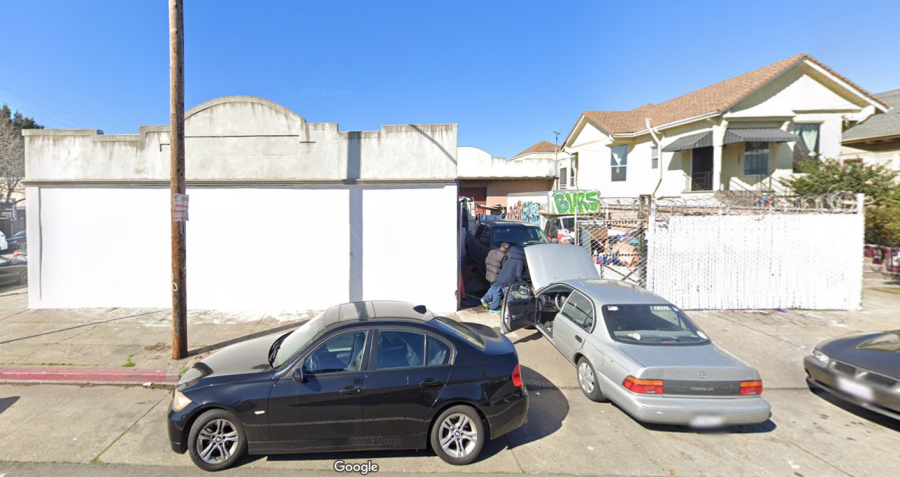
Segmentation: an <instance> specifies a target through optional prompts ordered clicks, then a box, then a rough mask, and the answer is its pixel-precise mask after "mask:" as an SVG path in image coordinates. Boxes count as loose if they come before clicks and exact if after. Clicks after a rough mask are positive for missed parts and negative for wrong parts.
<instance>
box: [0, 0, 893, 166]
mask: <svg viewBox="0 0 900 477" xmlns="http://www.w3.org/2000/svg"><path fill="white" fill-rule="evenodd" d="M186 3H187V5H186V7H185V45H186V46H185V50H186V67H185V78H186V100H185V104H186V106H187V107H188V108H190V107H191V106H194V105H197V104H199V103H202V102H204V101H207V100H210V99H213V98H216V97H219V96H227V95H237V94H245V95H254V96H261V97H264V98H266V99H270V100H272V101H275V102H277V103H280V104H282V105H284V106H286V107H288V108H290V109H292V110H293V111H295V112H297V113H298V114H300V115H301V116H303V117H304V118H306V120H307V121H310V122H336V123H339V125H340V128H341V130H345V131H347V130H372V129H378V128H379V127H380V126H381V125H382V124H404V123H458V124H459V144H460V145H461V146H477V147H481V148H482V149H485V150H486V151H488V152H490V153H491V154H493V155H495V156H506V157H511V156H512V155H514V154H516V153H517V152H519V151H521V150H523V149H525V148H526V147H528V146H530V145H531V144H533V143H536V142H538V141H541V140H548V141H551V142H552V141H553V131H554V130H555V131H560V132H561V133H562V134H563V136H564V135H565V134H566V133H567V132H568V130H569V129H570V128H571V127H572V125H573V124H574V122H575V120H576V119H577V118H578V115H579V114H580V112H581V111H582V110H585V109H613V110H615V109H632V108H635V107H638V106H641V105H643V104H645V103H648V102H653V103H656V102H661V101H665V100H667V99H670V98H672V97H675V96H678V95H681V94H684V93H686V92H689V91H692V90H695V89H698V88H701V87H703V86H706V85H709V84H712V83H715V82H717V81H721V80H723V79H726V78H729V77H731V76H735V75H738V74H741V73H744V72H746V71H750V70H752V69H755V68H758V67H760V66H764V65H766V64H768V63H771V62H774V61H777V60H780V59H783V58H786V57H789V56H792V55H795V54H797V53H802V52H808V53H811V54H812V55H814V56H816V57H817V58H818V59H819V60H821V61H823V62H824V63H825V64H827V65H829V66H831V67H832V68H834V69H836V70H837V71H839V72H840V73H842V74H844V75H846V76H848V77H849V78H850V79H852V80H853V81H855V82H857V83H859V84H860V85H862V86H863V87H865V88H867V89H869V90H870V91H873V92H881V91H885V90H889V89H895V88H900V48H898V44H900V40H898V39H897V36H896V28H895V25H896V21H895V20H896V19H897V18H900V2H891V1H884V2H866V1H857V2H851V3H847V2H838V1H832V0H824V1H815V2H801V1H794V2H784V1H780V2H762V1H760V2H705V1H692V2H639V3H638V2H602V1H584V2H574V1H553V2H549V1H545V2H531V1H522V0H519V1H515V2H512V1H510V2H500V1H454V2H449V1H440V2H438V1H424V0H418V1H411V2H401V1H381V2H375V1H367V2H361V1H360V2H338V1H317V2H309V1H254V2H250V1H242V2H237V1H234V2H232V1H225V0H222V1H212V0H207V1H199V0H186ZM637 5H640V6H637ZM167 15H168V11H167V2H166V0H155V1H150V0H141V1H122V0H112V1H80V2H71V1H44V0H29V1H27V2H4V6H3V8H2V19H0V21H2V22H3V30H4V34H5V35H4V36H5V40H6V46H7V47H6V48H4V49H3V50H2V53H0V59H2V63H0V64H2V68H0V103H4V102H5V103H8V104H10V106H11V107H13V108H18V109H19V110H22V111H23V112H25V113H26V114H27V115H30V116H34V117H35V118H36V119H37V120H38V122H40V123H43V124H44V125H46V126H47V127H52V128H72V127H78V128H97V129H102V130H104V131H105V132H106V133H107V134H114V133H135V132H137V129H138V126H140V125H146V124H168V16H167Z"/></svg>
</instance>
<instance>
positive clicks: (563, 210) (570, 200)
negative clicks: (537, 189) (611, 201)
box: [550, 190, 600, 214]
mask: <svg viewBox="0 0 900 477" xmlns="http://www.w3.org/2000/svg"><path fill="white" fill-rule="evenodd" d="M599 196H600V193H599V192H598V191H595V190H590V191H584V190H573V191H555V192H553V200H551V201H550V203H551V204H552V207H553V208H554V209H555V210H553V213H556V214H574V213H575V211H576V210H577V211H578V213H579V214H596V213H597V211H599V210H600V197H599Z"/></svg>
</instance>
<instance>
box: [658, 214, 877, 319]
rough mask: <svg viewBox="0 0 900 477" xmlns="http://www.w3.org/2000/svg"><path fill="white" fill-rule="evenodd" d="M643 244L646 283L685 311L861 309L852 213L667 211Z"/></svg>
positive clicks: (859, 218) (856, 218)
mask: <svg viewBox="0 0 900 477" xmlns="http://www.w3.org/2000/svg"><path fill="white" fill-rule="evenodd" d="M647 242H648V250H647V254H648V256H647V263H648V266H647V288H648V289H650V290H652V291H653V292H654V293H657V294H659V295H661V296H663V297H665V298H666V299H668V300H671V301H672V302H673V303H675V304H676V305H678V306H680V307H682V308H685V309H692V310H693V309H707V310H708V309H713V310H716V309H778V308H784V309H790V308H793V309H826V310H828V309H833V310H858V309H860V307H861V303H862V261H863V256H862V253H863V247H862V244H863V215H862V214H860V213H854V214H791V215H762V216H701V217H690V216H672V217H670V218H669V219H668V220H667V221H666V223H665V224H662V223H659V224H654V223H653V222H651V225H650V228H649V230H648V237H647Z"/></svg>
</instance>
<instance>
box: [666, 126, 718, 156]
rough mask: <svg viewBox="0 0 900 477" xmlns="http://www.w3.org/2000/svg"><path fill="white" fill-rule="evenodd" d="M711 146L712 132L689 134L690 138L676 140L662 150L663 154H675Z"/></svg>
mask: <svg viewBox="0 0 900 477" xmlns="http://www.w3.org/2000/svg"><path fill="white" fill-rule="evenodd" d="M706 146H712V132H711V131H707V132H702V133H698V134H691V135H690V136H684V137H680V138H678V139H676V140H675V141H673V142H672V144H669V145H668V146H666V147H664V148H663V152H677V151H683V150H685V149H694V148H696V147H706Z"/></svg>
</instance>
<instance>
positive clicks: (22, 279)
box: [19, 270, 28, 285]
mask: <svg viewBox="0 0 900 477" xmlns="http://www.w3.org/2000/svg"><path fill="white" fill-rule="evenodd" d="M19 284H20V285H23V284H24V285H27V284H28V270H25V271H24V272H22V274H21V275H19Z"/></svg>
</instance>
